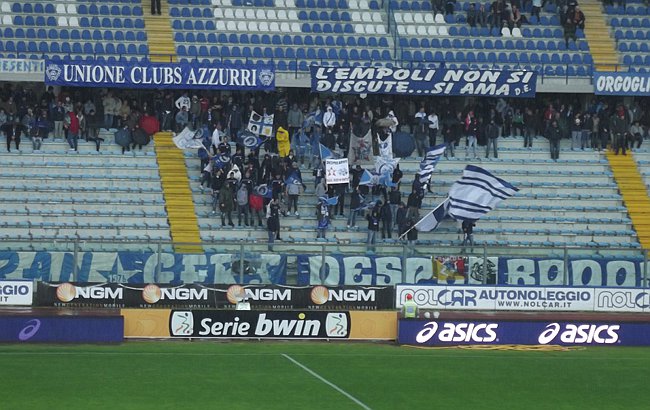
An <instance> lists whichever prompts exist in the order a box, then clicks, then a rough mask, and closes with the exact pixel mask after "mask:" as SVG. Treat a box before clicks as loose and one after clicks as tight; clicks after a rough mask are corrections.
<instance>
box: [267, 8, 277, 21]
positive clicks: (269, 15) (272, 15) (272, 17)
mask: <svg viewBox="0 0 650 410" xmlns="http://www.w3.org/2000/svg"><path fill="white" fill-rule="evenodd" d="M266 18H267V19H269V20H277V19H278V16H276V15H275V10H273V9H271V10H269V11H267V12H266Z"/></svg>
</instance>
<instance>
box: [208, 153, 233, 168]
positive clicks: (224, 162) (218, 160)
mask: <svg viewBox="0 0 650 410" xmlns="http://www.w3.org/2000/svg"><path fill="white" fill-rule="evenodd" d="M212 161H214V166H216V167H217V168H219V169H223V168H225V167H227V166H228V165H230V155H226V154H220V155H217V156H216V157H213V158H212Z"/></svg>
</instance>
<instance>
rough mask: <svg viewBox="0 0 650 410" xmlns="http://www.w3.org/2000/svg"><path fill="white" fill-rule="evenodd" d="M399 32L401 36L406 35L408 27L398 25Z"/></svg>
mask: <svg viewBox="0 0 650 410" xmlns="http://www.w3.org/2000/svg"><path fill="white" fill-rule="evenodd" d="M397 34H399V35H400V36H405V35H406V27H404V26H397Z"/></svg>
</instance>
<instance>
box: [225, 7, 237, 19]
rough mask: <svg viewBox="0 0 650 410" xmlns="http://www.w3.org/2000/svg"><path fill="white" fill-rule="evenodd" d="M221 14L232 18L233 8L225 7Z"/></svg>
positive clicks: (233, 14)
mask: <svg viewBox="0 0 650 410" xmlns="http://www.w3.org/2000/svg"><path fill="white" fill-rule="evenodd" d="M223 16H224V17H225V18H227V19H234V18H235V12H234V11H233V9H225V10H224V11H223Z"/></svg>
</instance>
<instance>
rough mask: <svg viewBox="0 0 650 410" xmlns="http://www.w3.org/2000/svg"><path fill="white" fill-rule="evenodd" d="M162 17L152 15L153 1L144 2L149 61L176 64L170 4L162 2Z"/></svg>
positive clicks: (145, 0) (143, 0)
mask: <svg viewBox="0 0 650 410" xmlns="http://www.w3.org/2000/svg"><path fill="white" fill-rule="evenodd" d="M160 3H161V4H160V6H161V7H160V13H161V15H160V16H157V15H156V16H152V15H151V12H150V10H151V0H142V9H143V14H144V25H145V29H146V31H147V41H148V43H149V59H150V60H151V61H152V62H154V63H175V62H177V58H176V45H175V44H174V36H173V32H172V25H171V21H170V20H169V4H168V3H167V1H165V0H162V1H161V2H160Z"/></svg>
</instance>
